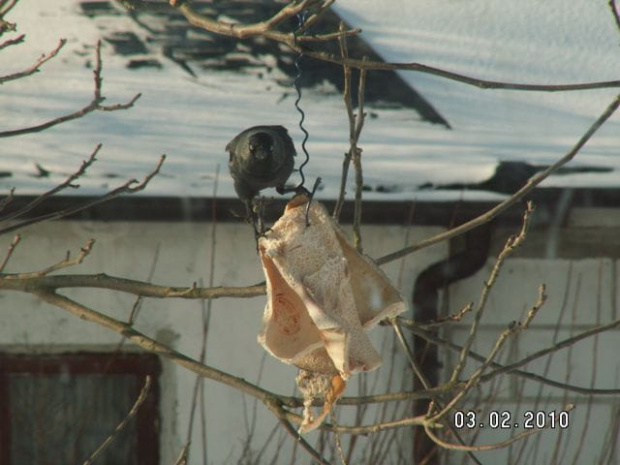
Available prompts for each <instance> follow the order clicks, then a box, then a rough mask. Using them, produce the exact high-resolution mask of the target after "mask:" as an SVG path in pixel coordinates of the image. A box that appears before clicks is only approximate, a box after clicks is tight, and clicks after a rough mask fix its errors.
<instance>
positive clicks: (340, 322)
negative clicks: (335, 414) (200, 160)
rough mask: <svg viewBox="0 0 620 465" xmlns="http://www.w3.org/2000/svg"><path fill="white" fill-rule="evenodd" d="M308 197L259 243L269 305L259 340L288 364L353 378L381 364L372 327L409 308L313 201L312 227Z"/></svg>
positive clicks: (289, 209) (290, 207)
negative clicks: (371, 334) (371, 331)
mask: <svg viewBox="0 0 620 465" xmlns="http://www.w3.org/2000/svg"><path fill="white" fill-rule="evenodd" d="M307 202H308V198H307V196H303V195H302V196H297V197H295V198H294V199H293V200H291V202H289V204H288V205H287V207H286V209H285V212H284V215H283V216H282V217H281V218H280V219H279V220H278V221H277V222H276V223H275V224H274V225H273V228H272V229H271V230H270V231H269V232H267V234H266V236H265V237H262V238H260V240H259V251H260V257H261V260H262V263H263V268H264V271H265V276H266V279H267V305H266V307H265V313H264V317H263V329H262V331H261V333H260V334H259V337H258V340H259V342H260V343H261V344H262V345H263V346H264V347H265V349H267V350H268V351H269V352H270V353H271V354H272V355H273V356H274V357H277V358H279V359H280V360H282V361H283V362H286V363H289V364H293V365H295V366H297V367H299V368H301V369H303V370H306V371H309V372H313V373H322V374H332V375H333V374H339V375H340V376H341V377H342V378H343V380H345V381H346V379H348V378H349V377H350V375H351V374H352V373H355V372H362V371H370V370H374V369H375V368H377V367H378V366H379V365H380V364H381V357H380V356H379V354H378V353H377V351H376V350H375V349H374V347H373V346H372V344H371V343H370V340H369V339H368V336H367V335H366V331H368V330H369V329H370V328H372V327H373V326H374V325H376V324H377V323H378V322H379V321H380V320H382V319H384V318H387V317H394V316H396V315H398V314H399V313H401V312H403V311H404V310H405V308H406V307H405V303H404V300H403V298H402V297H401V295H400V294H399V292H398V291H397V290H396V289H395V288H394V286H393V285H392V284H391V283H390V281H389V280H388V278H387V277H386V276H385V274H384V273H383V272H382V271H381V270H380V269H379V268H378V267H377V266H376V265H375V264H374V262H373V261H372V260H371V259H370V258H368V257H366V256H364V255H362V254H360V253H358V252H357V251H356V250H355V249H354V248H353V247H352V246H351V245H350V244H349V242H348V240H347V239H346V237H345V235H344V234H343V232H342V231H341V230H340V228H339V227H338V225H337V224H336V222H335V221H334V220H333V219H332V218H331V217H330V216H329V214H328V213H327V211H326V210H325V208H324V207H323V206H322V205H321V204H319V203H318V202H312V203H311V207H310V213H309V221H310V226H306V205H307Z"/></svg>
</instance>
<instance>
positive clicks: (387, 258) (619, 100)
mask: <svg viewBox="0 0 620 465" xmlns="http://www.w3.org/2000/svg"><path fill="white" fill-rule="evenodd" d="M619 105H620V94H618V95H617V96H616V98H615V99H614V100H613V101H612V102H611V104H610V105H609V106H608V107H607V108H606V109H605V111H604V112H603V113H602V114H601V116H599V118H598V119H597V120H596V121H595V122H594V123H593V124H592V126H590V128H589V129H588V130H587V131H586V133H585V134H584V135H583V136H581V138H580V139H579V141H578V142H577V143H576V144H575V145H574V146H573V148H572V149H571V150H570V151H569V152H568V153H567V154H566V155H564V156H563V157H562V158H560V159H559V160H558V161H556V162H555V163H554V164H552V165H551V166H549V168H547V169H545V170H543V171H541V172H539V173H538V174H536V175H534V176H532V177H531V178H530V179H529V181H528V182H527V183H526V184H525V185H524V186H523V187H522V188H521V189H519V190H518V191H517V192H515V193H514V194H513V195H511V196H510V197H509V198H508V199H506V200H504V201H503V202H501V203H499V204H498V205H497V206H495V207H493V208H492V209H491V210H489V211H488V212H486V213H485V214H483V215H480V216H479V217H477V218H474V219H473V220H471V221H468V222H467V223H464V224H462V225H460V226H458V227H456V228H453V229H450V230H449V231H446V232H444V233H441V234H437V235H435V236H433V237H430V238H428V239H426V240H423V241H421V242H418V243H417V244H414V245H411V246H409V247H405V248H403V249H400V250H397V251H396V252H392V253H390V254H387V255H384V256H383V257H380V258H378V259H377V260H376V262H377V264H378V265H383V264H385V263H389V262H391V261H394V260H398V259H399V258H402V257H404V256H406V255H409V254H410V253H413V252H415V251H416V250H420V249H423V248H425V247H429V246H431V245H434V244H438V243H439V242H443V241H446V240H449V239H452V238H453V237H456V236H459V235H461V234H463V233H465V232H467V231H469V230H471V229H474V228H476V227H478V226H480V225H481V224H484V223H487V222H489V221H491V220H492V219H493V218H495V217H496V216H498V215H500V214H501V213H503V212H505V211H506V210H508V209H509V208H510V207H512V206H513V205H514V204H516V203H517V202H519V201H520V200H521V199H522V198H523V197H525V196H526V195H527V194H529V193H530V192H531V191H532V190H534V188H535V187H536V186H538V185H539V184H540V183H541V182H543V181H544V180H545V179H547V178H548V177H549V176H550V175H551V174H552V173H554V172H555V171H557V170H558V168H560V167H562V166H564V165H565V164H567V163H568V162H569V161H571V160H572V159H573V158H574V157H575V155H577V154H578V153H579V151H580V150H581V149H582V148H583V146H584V145H586V143H587V142H588V141H589V140H590V138H591V137H592V136H593V135H594V134H595V133H596V131H598V130H599V129H600V128H601V126H603V124H605V122H606V121H607V120H608V119H609V118H610V117H611V115H613V114H614V112H615V111H616V110H617V109H618V106H619Z"/></svg>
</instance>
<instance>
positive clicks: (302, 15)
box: [294, 11, 310, 189]
mask: <svg viewBox="0 0 620 465" xmlns="http://www.w3.org/2000/svg"><path fill="white" fill-rule="evenodd" d="M306 17H307V12H306V11H302V12H301V13H299V14H298V15H297V21H298V22H299V27H300V28H302V27H303V26H304V24H305V22H306ZM303 56H304V54H303V53H302V52H300V53H299V55H297V58H295V69H296V70H297V75H296V76H295V81H294V85H295V91H297V100H295V108H296V109H297V111H298V112H299V129H301V131H302V132H303V133H304V139H303V141H302V142H301V149H302V150H303V152H304V155H305V156H306V158H305V160H304V162H303V163H302V164H301V165H299V176H300V177H301V182H300V183H299V185H298V186H297V189H301V188H302V187H304V184H305V183H306V178H305V176H304V167H305V166H306V165H307V164H308V162H309V161H310V154H309V153H308V149H306V142H307V141H308V139H309V138H310V134H309V133H308V131H307V130H306V128H305V127H304V121H305V120H306V114H305V113H304V111H303V110H302V108H301V107H300V106H299V102H300V101H301V84H300V79H301V65H300V63H301V59H302V57H303Z"/></svg>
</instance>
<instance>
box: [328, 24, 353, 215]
mask: <svg viewBox="0 0 620 465" xmlns="http://www.w3.org/2000/svg"><path fill="white" fill-rule="evenodd" d="M343 31H344V24H343V23H340V33H341V36H340V54H341V55H342V56H343V57H346V56H347V54H348V53H349V52H348V49H347V41H346V39H345V36H344V34H342V32H343ZM342 72H343V74H344V88H343V90H342V96H343V98H344V102H345V108H346V110H347V116H348V120H349V143H351V142H350V141H351V140H353V134H354V132H353V126H352V123H351V122H352V121H353V120H354V118H355V117H354V115H353V105H352V104H351V68H350V67H348V66H346V65H343V66H342ZM352 155H353V152H352V151H351V149H349V151H348V152H345V154H344V159H343V160H342V170H341V174H340V192H339V194H338V200H337V201H336V206H335V207H334V212H333V214H332V216H333V217H334V218H336V219H338V218H340V212H341V211H342V207H343V205H344V197H345V194H346V188H347V179H348V178H349V166H350V165H351V157H352Z"/></svg>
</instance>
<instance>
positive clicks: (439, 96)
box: [0, 0, 620, 200]
mask: <svg viewBox="0 0 620 465" xmlns="http://www.w3.org/2000/svg"><path fill="white" fill-rule="evenodd" d="M90 3H91V4H92V3H94V2H90ZM100 3H101V4H102V5H103V4H104V3H106V2H100ZM335 8H336V11H337V12H338V13H339V14H340V15H341V16H342V17H343V18H345V19H346V20H347V22H348V23H349V24H351V25H352V26H354V27H361V28H362V29H363V37H364V38H365V40H366V41H367V42H368V43H369V44H370V45H371V46H372V47H373V49H374V50H376V51H377V52H378V53H379V54H380V55H381V56H383V58H384V59H385V60H386V61H396V62H412V61H416V62H420V63H424V64H427V65H431V66H436V67H439V68H443V69H447V70H451V71H455V72H458V73H461V74H466V75H469V76H472V77H479V78H484V79H492V80H502V81H510V82H522V83H538V84H557V83H578V82H590V81H605V80H614V79H618V76H620V56H619V54H618V53H617V50H618V42H619V40H620V31H618V29H617V27H616V24H615V23H614V20H613V17H612V15H611V13H610V11H609V8H608V6H607V4H606V2H592V1H591V0H573V1H572V2H569V3H567V2H565V1H563V0H548V1H546V2H542V3H541V2H539V1H537V0H523V1H521V2H503V1H499V0H463V1H461V2H453V1H447V0H441V1H437V2H432V3H429V2H425V1H424V0H390V1H389V2H376V1H372V0H339V1H338V2H337V3H336V7H335ZM102 18H103V19H102ZM8 19H10V20H11V21H14V22H16V23H17V24H18V28H19V32H24V33H26V34H27V40H26V43H25V44H24V45H20V46H13V47H9V48H6V49H4V50H2V51H1V52H0V56H1V57H2V62H1V63H2V70H1V72H0V74H8V73H10V72H15V71H18V70H21V69H23V68H25V67H28V66H30V65H31V64H32V63H33V62H34V61H36V59H37V58H38V57H39V56H40V54H41V53H43V52H47V51H49V50H51V49H52V48H54V46H55V45H56V44H57V42H58V40H59V39H60V38H61V37H65V38H67V40H68V43H67V46H66V47H65V48H64V49H63V51H62V53H61V55H60V56H59V57H58V58H57V59H55V60H52V61H50V62H48V63H46V64H45V65H44V67H43V68H42V72H41V73H38V74H36V75H34V76H31V77H29V78H26V79H22V80H19V81H13V82H10V83H5V84H3V85H2V92H1V93H0V106H1V107H2V109H3V111H2V117H0V131H2V130H7V129H16V128H20V127H25V126H30V125H33V124H38V123H41V122H43V121H45V120H47V119H51V118H53V117H56V116H59V115H62V114H66V113H70V112H72V111H74V110H76V109H78V108H80V107H82V106H84V105H85V104H87V103H88V102H89V101H90V99H91V97H92V89H93V86H92V69H91V68H89V67H88V66H86V65H87V64H92V61H93V55H94V52H93V46H94V44H95V43H96V42H97V40H99V39H100V38H101V37H102V36H107V37H108V38H110V37H111V34H112V35H113V34H114V33H115V31H121V32H126V31H132V33H133V34H135V36H136V37H137V38H139V39H141V41H142V42H144V43H148V42H149V40H150V39H151V38H152V36H153V34H152V32H149V30H148V28H145V27H144V25H141V24H139V21H138V20H137V19H136V17H131V16H129V15H126V14H110V15H108V16H107V17H106V15H99V16H98V17H97V18H92V17H89V16H88V15H85V14H84V8H83V7H82V6H81V5H80V3H79V2H77V1H74V0H56V1H54V2H27V1H22V2H20V3H19V4H18V6H17V7H16V8H15V9H14V10H13V12H12V13H11V15H10V17H9V18H8ZM156 50H157V49H156V48H152V49H146V50H143V51H142V52H140V53H141V55H140V56H141V60H143V63H142V64H147V66H140V67H133V68H132V67H128V66H127V64H128V58H127V57H126V56H122V55H119V54H116V53H114V51H115V46H114V44H113V43H112V42H110V41H108V42H106V43H104V47H103V61H104V71H103V76H104V94H105V95H106V96H107V100H106V103H107V104H111V103H116V102H126V101H128V100H129V99H131V97H132V96H134V95H135V94H136V93H138V92H141V93H142V97H141V98H140V99H139V101H138V102H137V103H136V106H135V107H134V108H132V109H130V110H128V111H124V112H113V113H95V114H90V115H88V116H87V117H86V118H83V119H81V120H77V121H73V122H70V123H67V124H63V125H59V126H56V127H54V128H52V129H50V130H48V131H45V132H42V133H35V134H30V135H23V136H19V137H12V138H4V139H2V142H1V145H0V152H1V153H0V172H2V173H5V176H4V177H0V190H2V191H4V192H6V191H7V190H8V189H9V188H10V187H16V188H17V191H16V193H17V194H18V195H19V194H21V195H30V194H36V193H40V192H42V191H44V190H45V189H48V188H50V187H52V186H54V185H56V184H57V183H58V182H60V181H63V180H64V179H65V178H66V176H67V175H69V174H70V173H71V172H73V171H75V169H77V168H78V167H79V165H80V163H81V161H82V160H84V159H86V158H87V157H88V155H89V154H90V152H92V150H93V148H94V146H95V145H96V144H97V143H99V142H102V143H103V148H102V150H101V151H100V153H99V155H98V159H99V161H98V162H97V163H96V164H95V165H93V166H92V167H91V168H90V169H89V172H88V174H87V176H85V177H84V178H83V179H81V181H80V184H81V186H82V188H81V189H79V190H77V191H76V190H70V192H67V191H65V194H67V193H69V194H71V195H94V194H99V193H103V192H104V191H105V190H106V189H107V188H110V187H114V186H116V185H118V184H121V183H122V182H124V181H125V179H127V178H129V177H136V178H141V177H143V176H144V175H145V174H147V173H148V172H149V171H151V170H152V168H153V167H154V166H155V164H156V162H157V158H158V157H159V155H160V154H162V153H165V154H167V156H168V158H167V161H166V163H165V164H164V167H163V168H162V172H161V175H160V176H158V177H157V178H155V179H154V180H153V182H152V184H151V185H150V186H149V188H148V189H147V190H146V191H144V192H143V193H141V195H147V196H148V195H151V196H166V197H181V198H183V197H209V196H211V195H212V194H213V189H214V181H215V177H216V171H217V167H218V165H219V168H220V175H219V183H218V192H217V195H218V197H233V196H234V191H233V189H232V182H231V180H230V178H229V176H228V173H227V168H226V165H227V154H226V153H225V152H224V147H225V145H226V144H227V142H228V141H229V140H230V139H232V137H234V136H235V135H236V134H237V133H238V132H240V131H241V130H242V129H244V128H246V127H249V126H253V125H257V124H282V125H284V126H286V127H287V128H288V129H289V132H290V133H291V135H292V136H293V138H294V139H295V140H296V143H297V145H298V153H301V150H299V144H300V142H301V139H302V133H301V131H300V130H299V128H298V126H297V124H298V120H299V116H298V114H297V112H296V110H295V108H294V105H293V101H294V98H293V96H294V89H293V88H292V86H291V83H290V78H289V77H288V76H287V75H285V74H284V73H282V72H281V71H280V70H279V68H278V67H277V66H275V63H273V65H274V66H272V67H271V68H270V69H271V70H272V71H271V73H272V75H271V76H270V79H265V78H264V74H263V71H262V68H260V67H257V68H256V69H255V70H252V68H247V67H246V68H244V69H243V70H242V71H234V70H230V69H225V70H219V71H217V72H216V71H214V70H213V69H201V68H196V67H194V68H192V71H194V73H195V76H192V75H191V74H190V73H188V72H187V71H186V70H184V69H183V68H182V67H181V66H179V63H178V62H179V57H178V56H177V57H174V56H172V57H171V56H170V55H168V56H166V54H165V50H162V51H161V52H160V53H161V54H160V55H156ZM159 50H161V49H159ZM276 58H277V57H274V56H272V55H265V56H261V57H260V59H261V62H262V63H263V64H264V63H269V62H270V60H276ZM148 60H150V61H148ZM149 64H151V66H148V65H149ZM306 66H309V62H306ZM399 74H400V76H401V77H402V79H404V81H406V82H408V83H409V84H410V85H411V86H412V87H413V88H415V89H416V90H417V91H419V93H420V94H421V95H422V96H423V97H424V98H425V99H426V100H427V101H428V102H430V104H431V105H432V106H433V107H434V108H436V109H437V110H438V113H439V114H440V115H442V116H443V117H445V118H446V119H447V120H448V121H449V123H450V125H451V127H452V129H447V128H446V127H445V126H442V125H438V124H430V123H428V122H425V121H423V120H422V119H421V118H420V116H419V114H418V113H417V112H416V111H414V110H412V109H409V108H391V107H387V108H386V107H385V106H378V105H375V106H374V107H373V108H369V111H370V112H371V116H372V117H369V118H368V119H367V121H366V126H365V129H364V132H363V133H362V138H361V141H360V146H361V147H362V148H363V150H364V152H363V163H364V180H365V185H366V186H367V188H368V192H366V193H365V196H366V198H367V199H372V200H411V199H416V200H445V199H449V198H459V199H463V198H464V199H466V200H467V199H476V200H494V199H499V198H502V197H503V196H502V195H500V194H491V193H484V192H482V191H479V190H468V191H466V192H465V193H464V192H463V191H462V189H461V190H457V191H446V190H435V189H429V186H438V185H457V186H469V187H470V189H471V185H475V184H478V187H479V186H480V185H481V184H484V182H485V180H488V179H489V178H491V176H492V175H493V173H494V171H495V170H496V168H497V167H498V166H501V165H500V162H515V161H517V162H527V163H529V164H530V165H534V166H539V165H547V164H550V163H552V162H553V161H555V160H557V159H558V158H559V157H561V156H562V155H563V154H564V153H566V152H567V151H568V150H569V149H570V148H571V147H572V146H573V145H574V144H575V142H576V141H577V140H578V139H579V137H580V136H581V135H582V134H583V133H584V132H585V130H586V129H587V128H588V127H589V126H590V124H591V123H592V122H593V121H594V120H595V119H596V118H597V117H598V115H599V114H600V113H601V112H602V111H603V110H604V108H605V107H606V106H607V105H608V104H609V102H610V101H611V100H612V99H613V98H614V96H615V95H616V94H617V92H618V89H617V88H616V89H597V90H587V91H578V92H554V93H543V92H520V91H514V90H511V91H508V90H482V89H478V88H475V87H472V86H468V85H465V84H462V83H457V82H453V81H449V80H446V79H443V78H439V77H436V76H431V75H428V74H422V73H417V72H399ZM274 82H275V83H280V84H275V85H274ZM301 105H302V107H303V109H304V111H305V113H306V127H307V129H308V131H309V132H310V140H309V142H308V148H309V151H310V156H311V158H310V163H309V164H308V166H307V169H306V176H308V177H310V178H311V179H313V178H314V177H317V176H321V177H322V178H323V181H324V188H323V190H322V191H321V192H320V193H319V194H318V195H319V198H324V199H327V198H332V199H333V198H335V196H336V194H337V190H338V184H339V177H340V167H341V164H342V156H343V153H344V152H345V151H346V150H347V149H348V123H347V119H346V113H345V111H344V105H343V103H342V97H341V95H340V94H339V92H338V91H337V90H336V89H335V87H334V86H333V85H332V84H329V83H325V84H323V85H320V86H318V87H314V88H313V89H312V90H308V89H305V90H304V95H303V97H302V101H301ZM619 152H620V118H619V117H618V116H617V115H616V116H614V117H613V118H612V120H610V121H609V122H608V123H607V124H606V125H605V126H604V127H603V128H602V129H601V130H600V131H599V132H598V133H597V134H596V135H595V137H594V138H593V139H592V140H591V141H590V142H589V143H588V145H587V146H586V147H585V148H584V150H583V151H582V152H581V153H580V154H579V155H578V156H577V158H576V160H575V161H573V162H571V164H570V167H573V168H574V170H573V171H570V170H569V171H565V174H563V175H558V176H553V177H552V178H550V179H548V180H547V181H545V183H544V184H543V187H545V186H546V187H549V186H555V187H558V186H559V187H563V186H567V187H595V188H601V187H607V188H617V187H620V156H619V155H620V153H619ZM37 165H39V167H41V168H43V169H44V171H45V172H42V171H41V170H40V169H39V168H37ZM585 167H594V168H595V169H593V170H591V172H588V171H590V170H588V169H585ZM584 171H585V172H584ZM6 173H8V175H6ZM42 174H44V176H41V175H42ZM474 187H475V186H474ZM352 191H353V184H352V181H351V185H350V189H349V192H352Z"/></svg>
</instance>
